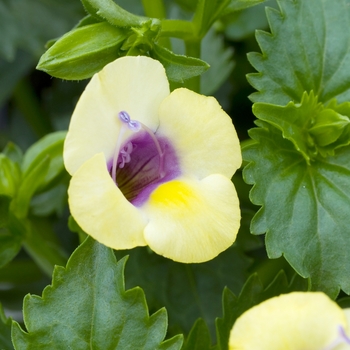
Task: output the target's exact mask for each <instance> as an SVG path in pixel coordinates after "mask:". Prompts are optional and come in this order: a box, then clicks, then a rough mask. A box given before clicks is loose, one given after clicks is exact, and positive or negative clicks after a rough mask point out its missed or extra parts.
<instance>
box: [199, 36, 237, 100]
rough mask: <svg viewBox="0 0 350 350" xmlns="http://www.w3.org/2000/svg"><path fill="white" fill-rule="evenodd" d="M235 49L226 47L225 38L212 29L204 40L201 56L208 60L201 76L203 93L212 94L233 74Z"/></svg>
mask: <svg viewBox="0 0 350 350" xmlns="http://www.w3.org/2000/svg"><path fill="white" fill-rule="evenodd" d="M232 56H233V50H232V48H231V47H225V45H224V38H223V36H222V35H218V34H217V33H215V31H214V30H210V31H209V32H208V34H207V35H206V36H205V37H204V39H203V40H202V47H201V58H202V59H203V60H204V61H205V62H208V64H209V65H210V69H208V70H207V71H206V72H205V73H204V74H203V75H202V76H201V90H200V91H201V93H202V94H203V95H212V94H214V92H216V90H218V89H219V87H220V86H221V85H222V84H223V83H224V82H225V80H226V79H227V78H228V77H229V75H230V74H231V72H232V70H233V67H234V66H235V62H234V61H233V58H232Z"/></svg>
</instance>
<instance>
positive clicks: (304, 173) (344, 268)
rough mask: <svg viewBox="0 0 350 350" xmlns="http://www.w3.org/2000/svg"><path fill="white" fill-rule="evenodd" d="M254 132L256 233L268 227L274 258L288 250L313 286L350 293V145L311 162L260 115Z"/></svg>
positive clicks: (250, 158) (250, 176) (247, 154)
mask: <svg viewBox="0 0 350 350" xmlns="http://www.w3.org/2000/svg"><path fill="white" fill-rule="evenodd" d="M257 124H258V125H259V126H261V127H260V128H255V129H252V130H251V131H250V133H249V135H250V136H251V138H252V139H253V140H255V142H254V143H251V144H248V145H247V146H246V147H245V148H244V149H243V157H244V159H245V160H246V161H247V162H250V164H248V165H247V166H246V168H245V169H244V172H243V175H244V179H245V181H246V182H247V183H249V184H254V187H253V189H252V190H251V193H250V197H251V200H252V202H253V203H254V204H257V205H262V207H261V208H260V210H259V211H258V213H257V214H256V215H255V217H254V219H253V220H252V223H251V231H252V233H253V234H263V233H265V232H266V239H265V242H266V248H267V252H268V255H269V257H270V258H278V257H280V256H281V255H282V254H283V255H284V257H285V258H286V259H287V261H288V262H289V263H290V264H291V265H292V266H293V268H294V269H295V270H296V271H297V272H298V273H299V274H300V275H301V276H303V277H310V278H311V284H312V289H313V290H322V291H324V292H326V293H327V294H329V295H330V296H331V297H336V295H337V294H338V292H339V288H342V289H343V290H344V291H345V292H346V293H350V280H349V278H348V277H349V270H350V259H349V254H348V248H347V247H348V246H349V245H350V231H349V225H348V221H349V220H348V213H349V212H350V200H349V191H348V189H349V188H350V176H349V175H350V162H349V150H350V147H349V146H345V147H342V148H340V149H338V150H336V151H335V154H334V156H332V157H326V158H322V157H319V158H317V159H315V160H314V161H313V162H311V163H310V165H309V164H308V163H307V162H306V161H305V159H304V157H303V156H302V155H301V154H300V153H299V152H298V151H297V150H296V149H295V147H294V145H293V144H292V142H290V141H289V140H287V139H284V138H283V137H282V134H281V131H279V130H278V129H276V128H274V127H273V126H270V125H269V124H267V123H264V122H261V121H258V122H257Z"/></svg>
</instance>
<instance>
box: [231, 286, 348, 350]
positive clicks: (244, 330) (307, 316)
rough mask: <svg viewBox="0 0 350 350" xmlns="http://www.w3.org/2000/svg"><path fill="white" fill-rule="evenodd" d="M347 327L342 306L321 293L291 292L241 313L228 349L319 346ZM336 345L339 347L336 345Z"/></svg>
mask: <svg viewBox="0 0 350 350" xmlns="http://www.w3.org/2000/svg"><path fill="white" fill-rule="evenodd" d="M339 326H341V327H343V328H344V329H346V318H345V315H344V312H343V311H342V309H341V308H340V307H339V306H338V305H337V304H336V303H335V302H334V301H332V300H331V299H330V298H328V297H327V296H326V295H325V294H324V293H320V292H294V293H290V294H284V295H280V296H279V297H274V298H271V299H268V300H266V301H264V302H262V303H261V304H259V305H257V306H254V307H253V308H251V309H249V310H248V311H246V312H245V313H244V314H243V315H242V316H240V317H239V318H238V319H237V321H236V323H235V324H234V326H233V328H232V330H231V334H230V341H229V349H230V350H235V349H237V350H238V349H239V350H256V349H260V350H280V349H290V350H300V349H308V350H320V349H323V348H325V347H326V346H327V345H329V344H331V343H332V341H333V340H335V339H336V338H337V337H338V334H339V333H338V332H339ZM337 349H338V348H337Z"/></svg>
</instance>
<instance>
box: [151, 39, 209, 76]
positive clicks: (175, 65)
mask: <svg viewBox="0 0 350 350" xmlns="http://www.w3.org/2000/svg"><path fill="white" fill-rule="evenodd" d="M151 55H152V57H153V58H156V59H157V60H159V61H160V62H161V63H162V65H163V66H164V68H165V70H166V74H167V76H168V79H169V80H171V81H175V82H179V83H183V82H184V80H187V79H190V78H192V77H195V76H197V75H200V74H202V73H203V72H205V71H206V70H207V69H208V68H209V65H208V64H207V63H206V62H204V61H202V60H200V59H198V58H193V57H187V56H183V55H176V54H174V53H173V52H172V51H170V50H168V49H165V48H164V47H161V46H159V45H157V44H155V45H154V48H153V51H152V53H151Z"/></svg>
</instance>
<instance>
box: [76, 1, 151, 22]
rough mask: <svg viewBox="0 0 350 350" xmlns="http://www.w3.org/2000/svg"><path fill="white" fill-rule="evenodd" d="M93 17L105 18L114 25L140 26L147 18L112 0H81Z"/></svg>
mask: <svg viewBox="0 0 350 350" xmlns="http://www.w3.org/2000/svg"><path fill="white" fill-rule="evenodd" d="M81 1H82V3H83V5H84V7H85V9H86V10H87V11H88V12H89V14H90V15H92V16H93V17H95V18H97V19H100V20H106V21H107V22H109V23H110V24H111V25H113V26H116V27H133V26H136V27H137V26H140V25H141V24H142V23H143V22H145V21H147V20H148V18H146V17H140V16H136V15H134V14H132V13H130V12H128V11H126V10H124V9H122V8H121V7H120V6H118V5H117V4H116V3H115V2H114V1H113V0H81Z"/></svg>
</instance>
